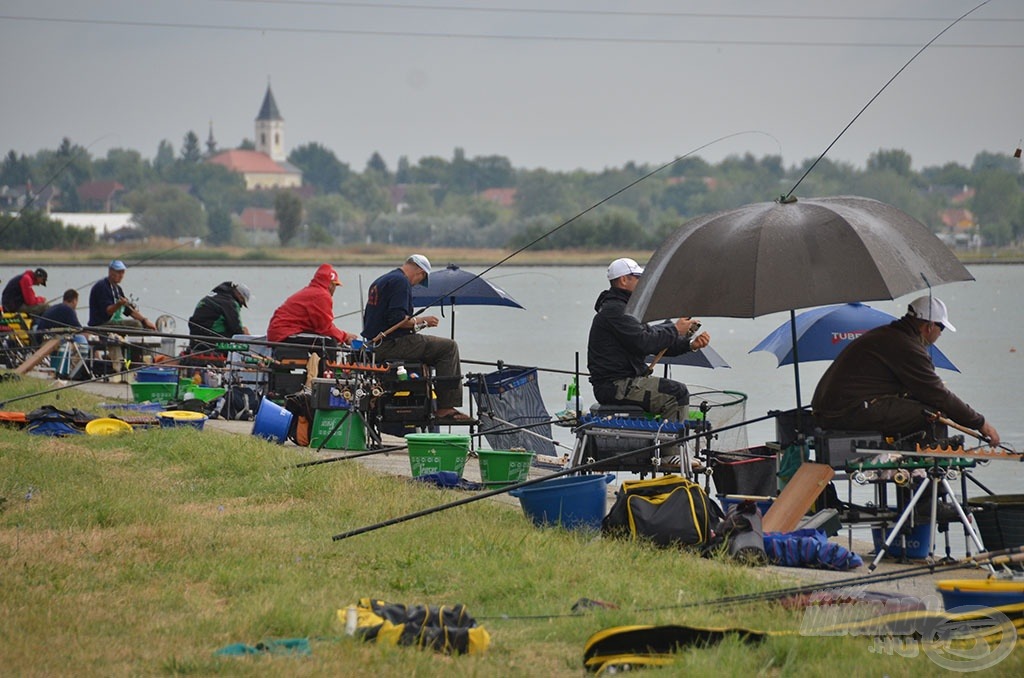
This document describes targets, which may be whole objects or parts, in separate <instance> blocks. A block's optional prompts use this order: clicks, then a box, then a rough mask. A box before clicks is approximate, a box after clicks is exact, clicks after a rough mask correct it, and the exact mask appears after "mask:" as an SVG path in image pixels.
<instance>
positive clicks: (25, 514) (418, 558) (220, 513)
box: [0, 380, 1024, 676]
mask: <svg viewBox="0 0 1024 678" xmlns="http://www.w3.org/2000/svg"><path fill="white" fill-rule="evenodd" d="M37 388H41V384H39V383H35V382H33V381H31V380H22V381H20V382H8V381H2V382H0V401H7V400H9V399H10V398H12V397H14V396H16V395H21V394H24V393H27V392H30V391H32V390H33V389H37ZM46 403H48V404H55V405H57V406H59V407H62V408H65V409H67V408H70V407H72V406H74V407H79V408H82V409H85V410H86V411H95V412H97V413H99V412H100V410H98V408H96V404H97V399H96V398H94V397H92V396H89V395H88V394H81V393H78V392H77V391H76V390H75V389H70V390H69V391H64V392H61V397H60V399H59V400H58V399H57V398H56V394H51V395H48V396H42V397H38V398H32V399H29V400H23V401H18V402H16V403H11V404H9V405H7V406H6V407H5V408H4V409H6V410H8V411H11V410H30V409H32V408H34V407H37V406H39V405H41V404H46ZM310 457H311V454H310V452H309V451H308V450H304V449H300V448H295V447H291V446H289V447H282V446H277V445H273V444H270V443H267V442H264V441H262V440H259V439H256V438H253V437H251V436H238V435H234V436H232V435H227V434H222V433H218V432H215V431H210V430H207V431H202V432H199V431H195V430H192V429H153V430H147V431H141V430H140V431H136V432H134V433H132V434H129V435H126V436H123V437H94V436H84V435H83V436H74V437H70V438H44V437H36V436H30V435H28V434H26V433H24V432H23V431H20V430H16V429H10V428H0V556H2V559H3V563H4V568H3V583H2V591H3V595H2V599H0V637H2V638H3V639H4V640H3V643H2V644H0V666H3V667H4V673H5V674H7V675H23V676H57V675H65V676H70V675H76V676H77V675H102V676H115V675H117V676H120V675H147V676H152V675H202V676H206V675H215V674H222V675H233V676H234V675H242V676H245V675H253V676H255V675H289V676H320V675H345V676H380V675H387V676H398V675H402V676H410V675H413V676H417V675H418V676H427V675H438V674H441V673H444V674H445V675H453V676H492V675H522V676H570V675H581V674H582V663H581V657H582V652H583V647H584V643H585V641H586V639H587V638H588V637H589V636H590V635H591V634H592V633H594V632H596V631H598V630H601V629H604V628H607V627H610V626H616V625H623V624H668V623H701V624H708V625H742V626H745V627H750V628H771V629H785V628H789V629H793V628H799V626H800V622H801V615H800V613H799V612H790V611H787V610H784V609H783V608H781V607H778V606H771V605H758V606H744V607H733V608H723V607H717V608H716V607H688V608H678V607H673V606H674V605H675V604H676V603H679V602H682V601H701V600H710V599H714V598H717V597H721V596H724V595H735V594H740V593H745V592H751V591H760V590H771V589H774V588H778V587H779V586H780V585H782V584H784V583H786V582H780V581H778V580H777V579H775V578H774V577H771V576H768V575H767V574H766V573H765V571H764V570H758V569H748V568H744V567H741V566H737V565H734V564H732V563H730V562H727V561H724V560H720V559H702V558H698V557H695V556H693V555H690V554H687V553H680V552H678V551H675V550H659V549H654V548H650V547H646V546H643V545H637V544H633V543H628V542H618V541H613V540H608V539H601V538H599V537H596V536H595V535H592V534H586V533H582V534H581V533H570V532H565V531H562V530H559V529H546V530H540V529H536V528H534V527H533V526H532V525H531V524H530V523H529V522H528V521H527V520H526V519H525V518H524V516H523V515H522V513H521V512H520V511H519V510H517V509H514V508H511V507H509V506H506V505H502V504H498V503H494V502H489V501H481V502H476V503H472V504H469V505H466V506H462V507H459V508H457V509H453V510H449V511H445V512H442V513H438V514H434V515H430V516H427V517H423V518H420V519H416V520H413V521H409V522H406V523H402V524H399V525H394V526H391V527H388V528H385V529H381V530H377V531H374V532H370V533H367V534H363V535H360V536H357V537H353V538H350V539H347V540H345V541H341V542H333V541H332V540H331V538H330V537H331V535H332V534H337V533H339V532H343V531H346V530H349V529H353V528H356V527H360V526H364V525H369V524H373V523H376V522H379V521H382V520H386V519H388V518H392V517H395V516H399V515H404V514H407V513H410V512H413V511H417V510H420V509H425V508H428V507H432V506H436V505H439V504H442V503H445V502H449V501H452V500H454V499H457V498H462V497H464V496H466V495H465V494H464V493H461V492H456V491H442V490H437V489H430V488H427V487H423V486H419V485H417V484H414V483H413V482H411V481H409V480H406V479H401V478H395V477H384V476H380V475H377V474H374V473H372V472H370V471H368V470H367V469H365V468H363V467H362V466H360V465H358V464H357V463H354V462H339V463H334V464H326V465H319V466H314V467H309V468H304V469H295V468H292V467H291V466H292V465H293V464H295V463H296V462H299V461H303V460H306V459H308V458H310ZM364 596H370V597H375V598H380V599H384V600H388V601H393V602H401V603H407V604H414V603H420V604H454V603H459V602H461V603H464V604H466V605H467V606H468V610H469V612H470V614H472V615H474V616H475V617H477V618H478V619H479V620H480V623H481V624H483V625H484V626H485V627H486V628H487V630H488V631H489V633H490V635H491V639H492V642H491V647H490V648H489V650H488V651H487V652H486V653H485V654H482V655H474V656H465V657H442V656H439V655H436V654H432V653H430V652H423V651H418V650H414V649H411V648H396V647H387V646H378V645H371V644H364V643H362V642H359V641H356V640H354V639H352V638H349V637H346V636H344V634H343V624H342V623H340V622H339V621H338V619H337V616H336V612H337V610H338V609H339V608H344V607H346V606H347V605H349V604H352V603H354V602H355V601H356V600H357V599H358V598H360V597H364ZM582 597H587V598H592V599H600V600H604V601H610V602H613V603H615V604H617V605H618V606H619V609H614V610H613V609H608V610H597V611H592V612H588V613H586V614H582V615H572V614H570V609H571V607H572V605H573V603H574V602H576V601H577V600H578V599H579V598H582ZM300 637H301V638H308V639H310V641H311V645H312V650H313V651H312V655H311V656H308V657H301V658H294V657H280V656H278V657H270V656H260V657H254V658H223V657H217V656H215V655H214V652H215V651H216V650H217V649H218V648H221V647H224V646H226V645H228V644H231V643H237V642H244V643H248V644H251V645H253V644H256V643H257V642H259V641H264V640H270V639H283V638H300ZM869 646H870V642H869V639H867V638H845V637H799V636H798V637H793V638H785V639H772V640H768V641H766V642H764V643H762V644H759V645H747V644H743V643H742V642H740V641H739V640H736V639H732V640H729V641H727V642H725V643H723V644H721V645H719V646H715V647H711V648H707V649H694V650H689V651H686V652H683V653H681V654H679V656H678V658H677V661H676V664H675V665H674V666H672V667H670V668H668V669H666V670H665V671H664V673H665V674H666V675H679V674H680V673H681V672H682V671H686V672H688V673H689V672H698V673H699V675H705V674H715V675H725V676H734V675H801V676H802V675H829V674H833V675H840V674H846V675H889V676H907V675H933V674H934V673H935V672H936V666H935V665H934V664H933V663H932V662H931V661H929V660H928V659H927V658H926V657H924V656H917V657H913V658H904V657H899V656H885V655H879V654H876V653H871V652H870V651H869ZM1020 654H1021V653H1019V652H1018V653H1016V656H1014V657H1011V658H1010V659H1008V660H1006V661H1004V662H1003V664H1001V665H1000V666H999V667H998V668H999V669H1000V672H1001V673H1002V672H1003V670H1004V669H1005V670H1008V671H1009V673H1007V674H1006V675H1019V674H1020V671H1021V669H1022V667H1024V661H1022V659H1021V657H1020V656H1019V655H1020ZM1013 666H1017V669H1013V668H1012V667H1013Z"/></svg>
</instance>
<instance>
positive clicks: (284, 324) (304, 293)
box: [267, 264, 356, 343]
mask: <svg viewBox="0 0 1024 678" xmlns="http://www.w3.org/2000/svg"><path fill="white" fill-rule="evenodd" d="M337 277H338V274H337V272H335V270H334V269H333V268H332V267H331V266H330V265H329V264H323V265H322V266H320V268H318V269H317V270H316V274H315V275H314V276H313V279H312V280H311V281H310V282H309V285H307V286H306V287H303V288H302V289H301V290H299V291H298V292H296V293H295V294H293V295H292V296H290V297H288V298H287V299H285V301H284V303H283V304H281V305H280V306H278V308H277V310H276V311H274V315H273V316H271V318H270V324H269V325H268V326H267V340H268V341H284V340H285V339H287V338H288V337H290V336H292V335H293V334H300V333H302V332H309V333H312V334H319V335H321V336H325V337H334V338H335V339H337V340H338V341H339V342H341V343H349V342H350V341H351V340H352V339H355V338H356V335H354V334H349V333H348V332H346V331H344V330H341V329H338V328H337V327H335V326H334V298H333V297H332V296H331V292H330V289H331V285H332V284H333V283H332V282H331V281H332V280H337Z"/></svg>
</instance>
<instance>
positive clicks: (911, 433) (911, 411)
mask: <svg viewBox="0 0 1024 678" xmlns="http://www.w3.org/2000/svg"><path fill="white" fill-rule="evenodd" d="M925 409H926V408H925V406H924V405H923V404H921V403H920V402H918V401H916V400H911V399H910V398H899V397H896V396H892V397H885V398H875V399H874V400H872V401H869V402H866V403H865V404H864V407H858V408H857V409H855V410H853V411H852V412H850V413H848V414H844V415H841V416H838V417H823V416H820V415H819V416H817V417H816V418H817V420H818V423H819V425H820V426H821V427H822V428H827V429H833V430H838V431H879V432H881V433H882V435H883V436H886V437H892V438H897V439H899V438H905V439H911V440H912V439H915V438H917V439H920V440H922V441H924V442H934V441H935V440H937V439H939V438H945V437H947V435H948V431H947V430H946V427H945V426H944V425H942V424H939V423H937V422H935V421H932V420H931V419H929V418H928V417H927V416H925V414H924V411H925Z"/></svg>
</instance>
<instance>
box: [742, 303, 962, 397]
mask: <svg viewBox="0 0 1024 678" xmlns="http://www.w3.org/2000/svg"><path fill="white" fill-rule="evenodd" d="M893 320H896V318H895V317H894V316H891V315H889V314H888V313H886V312H885V311H879V310H878V309H877V308H873V307H871V306H868V305H866V304H860V303H853V304H838V305H836V306H824V307H822V308H813V309H811V310H810V311H804V312H803V313H798V314H797V315H796V316H795V318H794V319H793V321H792V322H793V323H795V325H796V337H797V339H796V342H797V344H796V347H797V351H796V352H797V355H798V356H799V360H800V362H813V361H815V360H835V358H836V356H838V355H839V354H840V353H841V352H842V350H843V349H844V348H846V347H847V346H848V345H849V344H850V342H852V341H853V340H854V339H856V338H857V337H859V336H860V335H862V334H864V333H865V332H867V331H868V330H871V329H874V328H876V327H880V326H882V325H887V324H889V323H891V322H892V321H893ZM754 351H768V352H769V353H772V354H774V355H775V357H776V358H778V359H779V367H781V366H783V365H792V364H793V328H792V326H791V324H790V321H786V322H784V323H783V324H781V325H779V327H778V328H776V329H775V331H774V332H772V333H771V334H769V335H768V336H767V337H765V338H764V339H762V340H761V342H760V343H759V344H758V345H757V346H755V347H754V348H752V349H750V352H751V353H753V352H754ZM929 351H930V352H931V355H932V362H933V363H934V364H935V366H936V367H941V368H943V369H946V370H953V371H955V372H959V371H960V370H958V369H957V368H956V365H954V364H953V363H952V361H950V359H949V358H947V357H946V355H945V354H944V353H943V352H942V351H940V350H939V349H938V348H936V347H935V346H934V345H932V346H930V347H929ZM797 388H799V384H797Z"/></svg>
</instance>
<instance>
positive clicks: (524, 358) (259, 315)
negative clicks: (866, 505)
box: [0, 260, 1024, 494]
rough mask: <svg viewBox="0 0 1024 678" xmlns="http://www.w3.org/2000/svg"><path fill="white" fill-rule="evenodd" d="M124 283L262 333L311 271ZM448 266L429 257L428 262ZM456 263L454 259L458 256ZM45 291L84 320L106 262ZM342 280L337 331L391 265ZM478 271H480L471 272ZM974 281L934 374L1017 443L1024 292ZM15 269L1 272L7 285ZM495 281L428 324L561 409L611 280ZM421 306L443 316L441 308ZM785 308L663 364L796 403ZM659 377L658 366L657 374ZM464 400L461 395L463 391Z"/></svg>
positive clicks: (740, 323) (721, 331) (1005, 478)
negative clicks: (498, 292)
mask: <svg viewBox="0 0 1024 678" xmlns="http://www.w3.org/2000/svg"><path fill="white" fill-rule="evenodd" d="M127 263H128V265H129V270H128V272H127V274H126V276H125V280H124V282H123V285H122V286H123V287H124V289H125V291H126V292H127V293H129V295H131V296H133V297H135V298H137V300H138V304H139V306H140V308H141V309H142V311H143V312H144V313H145V314H146V315H148V316H149V317H150V318H151V319H155V318H156V317H158V316H160V315H169V316H171V317H172V318H174V320H175V322H176V329H175V330H174V331H175V332H177V333H179V334H187V333H188V326H187V318H188V317H189V315H191V313H192V309H193V308H194V306H195V304H196V302H197V301H198V300H199V298H200V297H202V296H203V295H204V294H206V293H207V292H208V291H209V290H210V289H212V288H213V287H214V286H216V285H217V284H218V283H220V282H222V281H224V280H235V281H239V282H244V283H246V284H247V285H249V287H250V288H252V293H253V294H252V299H251V301H250V304H249V308H248V309H243V316H242V319H243V322H244V323H245V324H246V325H248V327H249V329H250V331H251V332H252V333H254V334H262V333H264V332H265V330H266V326H267V322H268V321H269V320H270V316H271V314H272V313H273V312H274V309H275V308H277V306H278V305H280V304H281V303H282V302H283V301H284V299H285V298H286V297H287V296H289V295H290V294H292V293H293V292H295V291H297V290H298V289H299V288H301V287H303V286H305V285H306V284H307V283H308V282H309V280H310V278H311V277H312V275H313V272H314V270H315V268H316V267H315V266H308V265H302V266H251V265H246V264H242V265H235V264H231V265H227V266H200V267H195V266H161V265H157V264H156V263H153V262H151V263H144V264H142V265H140V266H137V267H136V266H132V262H131V260H129V261H127ZM446 263H447V262H443V261H435V262H434V265H435V266H443V265H444V264H446ZM455 263H459V262H455ZM47 270H48V272H49V286H48V287H47V288H43V289H44V290H45V292H46V296H58V297H59V295H60V294H61V292H62V291H63V290H64V289H66V288H68V287H75V288H77V289H78V290H79V291H80V292H81V293H82V295H83V302H82V305H81V307H80V313H79V315H80V316H81V317H82V319H83V320H86V319H87V318H88V311H87V309H86V308H85V307H86V306H87V305H88V303H87V298H88V293H89V288H90V287H91V285H92V283H94V282H95V281H96V280H98V279H99V278H100V277H102V276H104V275H105V270H103V269H102V267H99V268H95V269H94V268H92V267H82V266H47ZM338 270H339V273H340V274H341V279H342V281H343V282H344V287H341V288H339V289H338V291H337V293H336V295H335V301H334V307H335V314H337V315H339V316H341V317H340V318H339V319H338V321H337V324H338V326H339V327H341V328H343V329H345V330H347V331H352V332H358V331H359V330H360V329H361V322H360V321H359V309H360V306H361V302H362V300H363V299H365V296H366V288H367V287H368V286H369V284H370V283H371V282H372V281H373V280H374V279H375V278H376V277H377V276H379V275H381V274H382V273H385V272H386V271H387V270H388V269H387V268H386V267H381V266H372V267H369V266H367V267H359V266H339V267H338ZM468 270H470V271H471V272H479V271H481V270H483V267H475V268H474V267H469V268H468ZM970 270H971V273H972V274H973V275H974V277H975V278H976V280H975V281H974V282H966V283H955V284H951V285H943V286H941V287H938V288H936V290H935V294H936V296H939V297H941V298H942V299H943V300H944V301H945V302H946V304H947V305H948V306H949V312H950V320H951V321H952V322H953V324H954V325H956V327H957V329H958V331H957V332H955V333H953V332H945V333H944V334H943V335H942V338H941V339H940V340H939V343H938V345H939V347H940V348H941V349H942V350H943V352H944V353H945V354H946V355H947V356H948V357H949V358H950V360H952V361H953V363H954V364H955V365H956V366H957V367H959V368H960V370H961V371H960V372H959V373H957V372H951V371H946V370H940V375H941V376H942V377H943V379H945V380H946V382H947V384H948V385H949V387H950V388H951V389H952V390H953V391H954V392H955V393H957V394H958V395H959V396H960V397H961V398H963V399H964V400H966V401H967V402H968V403H970V404H971V405H972V406H973V407H974V408H975V409H976V410H978V411H980V412H981V413H983V414H984V415H985V416H986V417H987V418H988V419H989V420H990V421H992V422H993V424H994V425H995V426H996V428H997V429H998V430H999V432H1000V435H1001V436H1002V438H1003V441H1004V443H1006V444H1008V445H1012V446H1013V447H1015V448H1016V449H1020V448H1021V447H1022V446H1024V418H1022V417H1021V405H1020V402H1019V401H1018V400H1017V397H1018V396H1017V389H1018V388H1019V387H1020V383H1021V377H1022V375H1024V312H1022V305H1021V303H1020V294H1021V292H1020V290H1021V289H1024V266H1013V265H984V266H973V267H971V268H970ZM15 272H16V271H15V270H5V271H0V277H2V278H4V279H5V280H6V279H7V278H8V277H9V276H11V275H14V274H15ZM485 277H486V278H487V279H488V280H490V281H491V282H493V283H495V284H497V285H498V286H500V287H502V288H503V289H504V290H505V291H506V292H508V293H509V294H510V295H511V296H512V297H513V298H515V299H516V300H517V301H518V302H519V303H520V304H522V305H523V306H524V307H525V309H524V310H520V309H514V308H508V307H491V306H464V307H461V308H459V309H458V310H457V312H456V314H455V316H453V314H452V311H451V308H450V307H446V308H445V309H444V311H443V317H441V324H440V326H439V327H438V328H437V329H435V330H432V331H433V332H437V333H443V334H444V335H445V336H449V335H450V333H451V330H452V323H453V320H454V322H455V338H456V339H457V340H458V341H459V345H460V349H461V353H462V358H463V360H466V361H475V362H481V363H495V362H497V361H499V360H500V361H503V362H504V363H506V364H509V365H529V366H533V367H538V368H540V370H541V371H540V386H541V394H542V396H543V397H544V400H545V403H546V404H547V406H548V410H549V411H550V412H556V411H558V410H561V409H563V408H564V407H565V391H564V390H563V388H564V385H565V384H566V383H567V382H568V381H569V380H570V379H571V377H570V376H569V375H566V374H561V373H558V372H553V371H549V370H558V371H568V372H571V371H572V370H573V369H574V366H575V364H576V359H577V354H578V355H579V362H580V369H581V370H583V371H585V370H586V342H587V333H588V331H589V328H590V321H591V317H592V316H593V312H594V311H593V305H594V301H595V299H596V298H597V295H598V294H599V293H600V292H601V291H602V290H603V289H605V288H606V287H607V281H606V280H605V275H604V267H603V266H561V267H524V266H510V265H504V266H501V267H499V268H496V269H494V270H493V271H491V272H490V273H488V274H487V275H486V276H485ZM916 296H918V294H913V295H908V296H907V297H904V298H901V299H899V300H897V301H877V302H870V304H871V305H872V306H874V307H876V308H878V309H880V310H883V311H885V312H887V313H890V314H892V315H896V316H899V315H902V314H903V312H904V311H905V309H906V305H907V303H908V302H909V301H910V300H912V299H913V298H915V297H916ZM429 313H431V314H434V315H438V316H442V314H441V313H440V312H435V311H429ZM788 318H789V316H788V313H777V314H772V315H768V316H764V317H760V318H754V319H736V318H701V320H702V321H703V323H704V329H705V330H707V331H708V332H709V333H710V334H711V337H712V342H711V345H712V347H714V348H715V349H716V350H717V351H718V353H720V354H721V355H722V357H724V358H725V360H726V361H727V362H728V363H729V364H730V366H731V367H730V368H729V369H714V370H711V369H704V368H696V367H674V368H670V370H669V376H671V377H672V378H675V379H678V380H680V381H683V382H685V383H687V384H688V385H690V390H691V391H700V390H704V391H707V390H721V391H738V392H741V393H744V394H746V396H747V400H746V405H745V406H746V418H747V419H754V418H757V417H761V416H763V415H765V414H766V413H767V412H768V411H769V410H782V409H788V408H791V407H794V406H795V405H796V391H795V384H794V372H793V368H792V366H789V365H787V366H784V367H781V368H779V367H777V366H776V363H777V360H776V358H775V357H774V356H773V355H771V354H769V353H765V352H758V353H753V354H751V353H748V352H749V351H750V349H751V348H752V347H753V346H754V345H756V344H757V343H758V341H760V340H761V339H762V338H763V337H764V336H766V335H767V334H769V333H770V332H771V331H772V330H774V329H775V328H776V327H778V326H779V325H780V324H782V323H784V322H787V321H788ZM827 365H828V363H825V362H817V363H805V364H803V365H801V368H800V379H801V383H802V389H801V391H802V394H803V396H802V402H803V403H804V404H806V403H807V402H808V401H809V400H810V397H811V394H812V393H813V391H814V386H815V384H816V383H817V381H818V379H819V378H820V376H821V374H822V373H823V372H824V370H825V368H826V367H827ZM491 370H493V367H488V366H487V365H477V364H471V363H470V364H466V365H464V366H463V372H464V373H465V372H489V371H491ZM659 373H661V371H660V369H659ZM581 382H582V383H581V384H580V387H581V388H580V390H581V396H582V402H583V407H584V408H587V407H589V405H590V403H592V402H593V396H592V393H591V391H590V387H589V384H588V383H587V381H586V379H585V378H583V379H581ZM467 405H468V395H467ZM555 437H556V439H558V440H559V441H560V442H563V443H565V444H568V445H571V442H572V436H571V433H570V432H569V431H568V430H566V429H558V428H556V433H555ZM775 438H776V436H775V427H774V424H773V423H772V422H770V421H766V422H760V423H757V424H753V425H751V426H749V427H747V440H748V442H749V444H750V445H759V444H762V443H763V442H765V441H769V440H774V439H775ZM976 477H977V478H979V480H981V481H982V482H983V483H985V484H986V485H987V486H988V487H990V488H991V489H992V490H994V491H995V492H997V493H999V494H1011V493H1012V494H1016V493H1024V465H1021V464H1017V463H1011V462H993V463H991V464H989V465H988V466H987V467H985V468H981V469H979V470H978V471H977V472H976Z"/></svg>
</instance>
